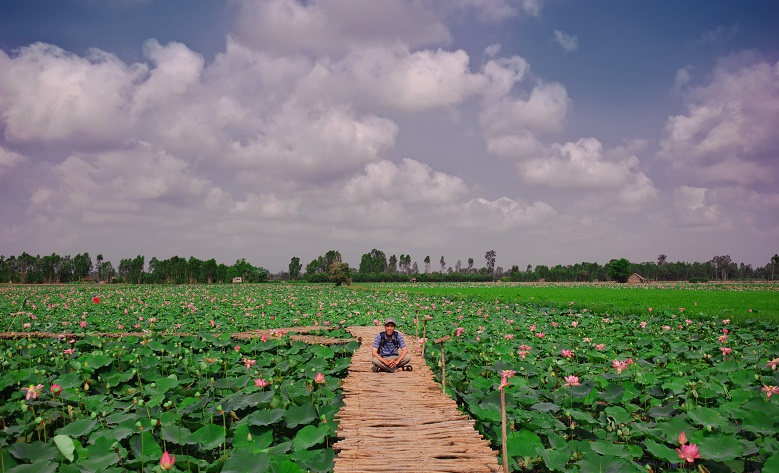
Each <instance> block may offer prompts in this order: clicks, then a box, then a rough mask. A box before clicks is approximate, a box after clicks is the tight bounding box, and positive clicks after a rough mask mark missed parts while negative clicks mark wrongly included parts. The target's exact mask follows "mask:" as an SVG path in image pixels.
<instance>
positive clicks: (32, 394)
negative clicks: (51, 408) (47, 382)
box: [22, 384, 43, 401]
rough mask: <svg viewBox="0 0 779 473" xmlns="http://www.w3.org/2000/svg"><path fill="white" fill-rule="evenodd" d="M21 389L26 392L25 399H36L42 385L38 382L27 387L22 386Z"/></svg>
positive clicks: (41, 389)
mask: <svg viewBox="0 0 779 473" xmlns="http://www.w3.org/2000/svg"><path fill="white" fill-rule="evenodd" d="M22 391H25V392H26V393H27V395H26V396H25V399H27V400H28V401H29V400H30V399H38V394H40V393H41V391H43V385H42V384H39V385H37V386H36V385H34V384H31V385H30V387H29V388H22Z"/></svg>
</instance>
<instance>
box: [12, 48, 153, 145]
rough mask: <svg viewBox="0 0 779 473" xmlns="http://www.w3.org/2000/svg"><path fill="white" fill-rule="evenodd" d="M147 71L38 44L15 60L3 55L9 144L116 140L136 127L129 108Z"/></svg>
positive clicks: (100, 53) (101, 54) (96, 52)
mask: <svg viewBox="0 0 779 473" xmlns="http://www.w3.org/2000/svg"><path fill="white" fill-rule="evenodd" d="M146 72H147V69H146V67H145V66H143V65H138V64H136V65H132V66H127V65H125V64H124V63H122V62H121V61H120V60H119V59H117V58H116V57H115V56H113V55H111V54H109V53H106V52H103V51H99V50H92V51H90V53H89V54H88V56H86V57H79V56H76V55H74V54H71V53H68V52H66V51H64V50H62V49H60V48H58V47H56V46H52V45H49V44H44V43H35V44H32V45H30V46H27V47H24V48H21V50H20V51H19V53H18V54H17V55H16V56H15V57H13V58H11V57H9V56H7V55H6V54H5V53H4V52H3V51H0V110H2V115H1V116H0V118H1V119H2V122H3V123H4V124H5V136H6V138H7V139H8V140H9V142H29V141H35V140H70V139H75V138H78V139H82V140H83V139H87V140H92V141H97V142H105V141H107V140H112V139H116V138H117V137H120V136H122V134H124V133H126V132H127V130H128V129H130V127H131V126H132V125H133V122H134V117H132V116H131V115H130V114H128V113H127V104H128V102H129V101H130V100H131V96H132V93H133V89H134V87H135V82H136V81H139V80H142V78H143V77H144V75H145V74H146Z"/></svg>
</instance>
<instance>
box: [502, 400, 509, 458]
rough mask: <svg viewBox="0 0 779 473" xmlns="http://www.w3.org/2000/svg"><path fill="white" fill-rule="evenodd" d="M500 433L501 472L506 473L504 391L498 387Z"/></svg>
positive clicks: (506, 450) (506, 449) (506, 451)
mask: <svg viewBox="0 0 779 473" xmlns="http://www.w3.org/2000/svg"><path fill="white" fill-rule="evenodd" d="M500 433H501V440H502V442H501V443H502V444H503V445H502V447H503V453H502V456H503V471H504V473H508V471H509V457H508V447H507V446H506V391H504V390H503V386H501V387H500Z"/></svg>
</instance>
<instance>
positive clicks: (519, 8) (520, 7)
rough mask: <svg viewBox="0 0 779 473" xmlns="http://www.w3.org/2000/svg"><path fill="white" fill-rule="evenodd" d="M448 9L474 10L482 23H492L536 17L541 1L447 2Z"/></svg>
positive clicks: (476, 0) (469, 0)
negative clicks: (513, 18)
mask: <svg viewBox="0 0 779 473" xmlns="http://www.w3.org/2000/svg"><path fill="white" fill-rule="evenodd" d="M446 3H447V4H448V5H449V6H450V8H454V9H462V10H475V11H476V12H477V13H478V15H479V17H480V18H481V19H482V20H483V21H488V22H493V21H501V20H505V19H508V18H512V17H515V16H518V15H520V14H526V15H529V16H538V15H539V14H540V13H541V9H542V8H543V4H544V1H543V0H449V1H448V2H446Z"/></svg>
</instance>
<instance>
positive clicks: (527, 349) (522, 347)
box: [519, 343, 533, 351]
mask: <svg viewBox="0 0 779 473" xmlns="http://www.w3.org/2000/svg"><path fill="white" fill-rule="evenodd" d="M519 349H520V350H522V351H530V350H532V349H533V348H532V347H530V346H528V345H525V344H524V343H523V344H522V345H520V346H519Z"/></svg>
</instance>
